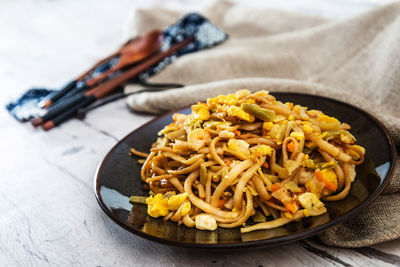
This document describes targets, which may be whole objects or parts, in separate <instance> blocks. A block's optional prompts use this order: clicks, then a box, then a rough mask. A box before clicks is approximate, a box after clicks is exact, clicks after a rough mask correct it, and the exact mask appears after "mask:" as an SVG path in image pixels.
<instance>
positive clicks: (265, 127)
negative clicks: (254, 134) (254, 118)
mask: <svg viewBox="0 0 400 267" xmlns="http://www.w3.org/2000/svg"><path fill="white" fill-rule="evenodd" d="M272 126H274V123H273V122H272V121H268V122H267V121H265V122H264V123H263V129H265V130H267V131H269V130H271V128H272Z"/></svg>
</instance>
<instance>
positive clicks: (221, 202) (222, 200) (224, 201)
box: [218, 198, 226, 209]
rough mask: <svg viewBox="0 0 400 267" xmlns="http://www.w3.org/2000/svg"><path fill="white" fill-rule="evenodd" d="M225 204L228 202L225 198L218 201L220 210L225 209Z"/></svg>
mask: <svg viewBox="0 0 400 267" xmlns="http://www.w3.org/2000/svg"><path fill="white" fill-rule="evenodd" d="M225 203H226V200H225V199H223V198H221V199H220V200H219V201H218V208H220V209H222V208H223V207H224V205H225Z"/></svg>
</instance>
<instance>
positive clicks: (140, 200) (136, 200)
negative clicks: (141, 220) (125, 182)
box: [129, 196, 147, 204]
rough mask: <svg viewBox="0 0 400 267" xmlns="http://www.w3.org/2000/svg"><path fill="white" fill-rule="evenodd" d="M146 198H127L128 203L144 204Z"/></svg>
mask: <svg viewBox="0 0 400 267" xmlns="http://www.w3.org/2000/svg"><path fill="white" fill-rule="evenodd" d="M146 198H147V197H145V196H131V197H130V198H129V202H130V203H141V204H146Z"/></svg>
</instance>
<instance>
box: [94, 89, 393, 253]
mask: <svg viewBox="0 0 400 267" xmlns="http://www.w3.org/2000/svg"><path fill="white" fill-rule="evenodd" d="M273 95H275V96H276V97H277V99H279V100H281V101H283V102H286V101H290V102H294V103H297V104H300V105H303V106H307V107H309V108H313V109H319V110H322V111H324V112H325V113H326V114H329V115H332V116H334V117H336V118H338V119H339V120H340V121H342V122H347V123H349V124H350V125H351V126H352V130H351V132H352V133H353V135H354V136H355V137H356V138H357V140H358V144H360V145H361V146H363V147H365V148H366V155H365V161H364V163H363V164H361V165H359V166H358V167H357V177H356V180H355V182H354V183H353V185H352V187H351V192H350V194H349V195H348V196H347V197H346V198H345V199H343V200H341V201H338V202H328V203H326V206H327V208H328V212H327V213H326V214H324V215H321V216H318V217H309V218H306V219H304V220H303V221H301V222H298V223H291V224H288V225H285V226H283V227H279V228H276V229H271V230H261V231H255V232H251V233H246V234H241V233H240V231H239V229H238V228H235V229H218V230H217V231H212V232H210V231H201V230H196V229H189V228H186V227H185V226H183V225H181V226H178V225H177V224H176V223H173V222H170V221H167V222H164V221H163V220H161V219H154V218H151V217H149V216H147V213H146V205H143V204H135V205H131V204H130V203H129V201H128V199H129V196H131V195H142V196H146V195H147V190H145V189H143V184H142V182H141V178H140V167H141V166H140V165H139V164H138V163H137V161H136V159H135V158H133V157H130V156H128V153H129V149H130V148H131V147H134V148H136V149H138V150H141V151H148V149H149V148H150V145H151V144H152V143H153V142H154V141H155V140H156V138H157V132H158V131H159V130H160V129H162V128H163V127H164V126H165V125H167V124H169V123H171V121H172V119H171V114H172V113H173V112H171V113H168V114H165V115H163V116H161V117H158V118H156V119H154V120H152V121H151V122H149V123H147V124H145V125H143V126H142V127H140V128H139V129H137V130H135V131H133V132H132V133H130V134H129V135H128V136H126V137H125V138H124V139H122V140H121V141H119V142H118V143H117V144H116V145H115V146H114V147H113V148H112V149H111V151H110V152H109V153H108V154H107V156H106V157H105V158H104V160H103V162H102V163H101V164H100V166H99V168H98V170H97V174H96V176H95V194H96V198H97V200H98V202H99V204H100V206H101V208H102V209H103V211H104V212H105V213H106V214H107V215H108V216H109V217H110V218H111V219H112V220H113V221H114V222H116V223H117V224H118V225H120V226H121V227H123V228H125V229H126V230H128V231H130V232H132V233H134V234H136V235H138V236H141V237H144V238H146V239H150V240H153V241H157V242H160V243H165V244H169V245H174V246H181V247H191V248H212V249H227V248H230V249H232V248H244V247H263V246H271V245H278V244H283V243H288V242H292V241H295V240H299V239H303V238H306V237H309V236H312V235H315V234H317V233H320V232H322V231H324V230H325V229H327V228H329V227H331V226H333V225H336V224H338V223H341V222H343V221H345V220H346V219H348V218H350V217H352V216H354V215H356V214H357V213H358V212H360V211H361V210H362V209H363V208H365V207H366V206H367V205H368V204H369V203H371V201H373V200H374V199H375V198H376V197H377V196H378V195H379V193H381V192H382V190H383V189H384V188H385V186H386V185H387V184H388V183H389V180H390V178H391V176H392V173H393V166H394V162H395V157H396V153H395V145H394V142H393V140H392V138H391V137H390V136H389V134H388V132H387V130H386V129H385V127H384V126H383V125H382V124H381V123H380V122H379V121H378V120H376V119H375V118H374V117H372V116H371V115H370V114H368V113H366V112H364V111H362V110H360V109H358V108H356V107H353V106H350V105H348V104H345V103H342V102H339V101H336V100H332V99H328V98H325V97H319V96H313V95H306V94H297V93H273ZM179 112H181V113H186V114H187V113H189V112H190V108H185V109H183V110H180V111H179Z"/></svg>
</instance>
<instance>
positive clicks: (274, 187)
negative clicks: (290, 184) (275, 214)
mask: <svg viewBox="0 0 400 267" xmlns="http://www.w3.org/2000/svg"><path fill="white" fill-rule="evenodd" d="M279 189H281V183H274V184H272V185H271V190H272V192H275V191H276V190H279Z"/></svg>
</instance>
